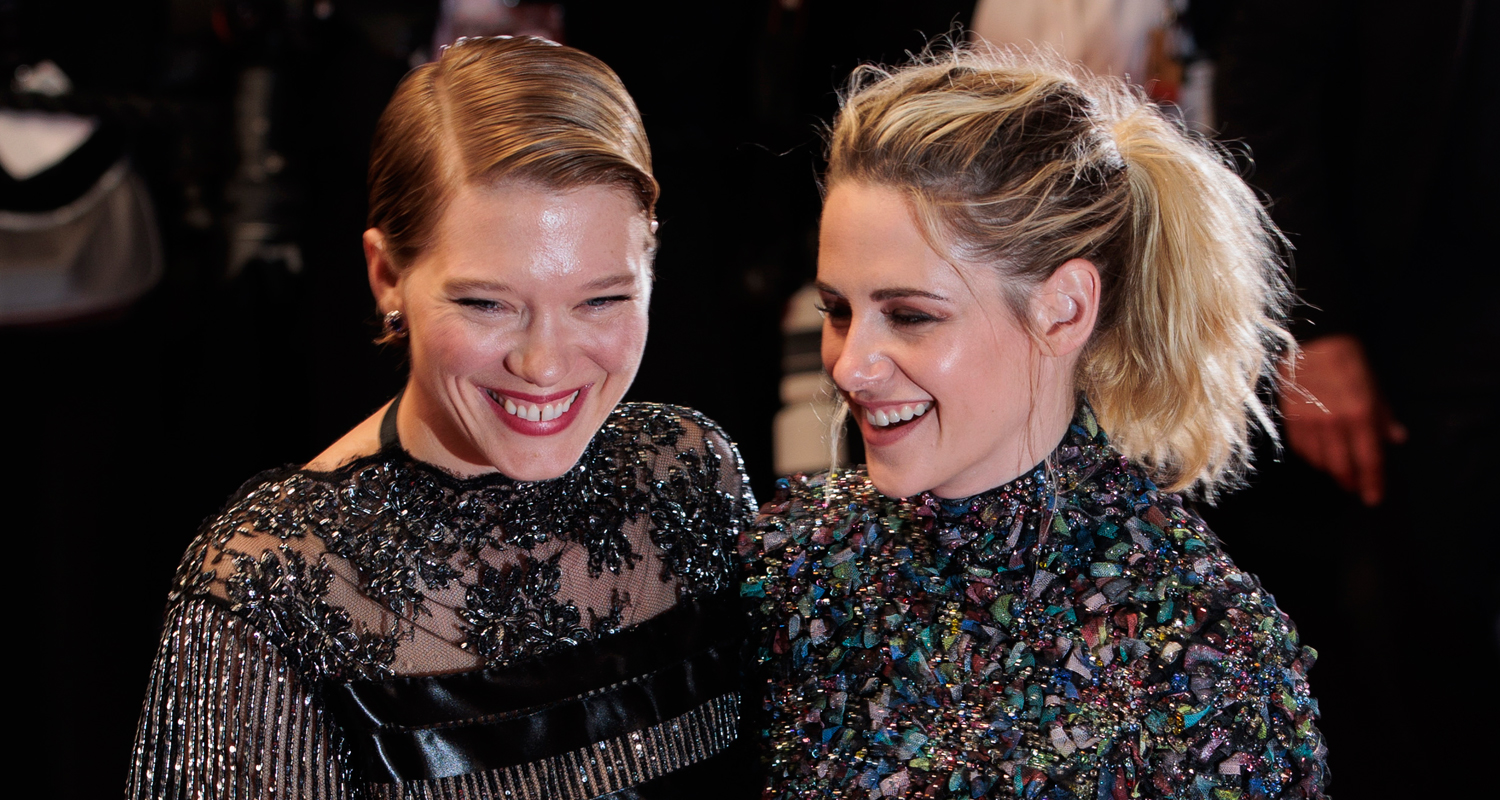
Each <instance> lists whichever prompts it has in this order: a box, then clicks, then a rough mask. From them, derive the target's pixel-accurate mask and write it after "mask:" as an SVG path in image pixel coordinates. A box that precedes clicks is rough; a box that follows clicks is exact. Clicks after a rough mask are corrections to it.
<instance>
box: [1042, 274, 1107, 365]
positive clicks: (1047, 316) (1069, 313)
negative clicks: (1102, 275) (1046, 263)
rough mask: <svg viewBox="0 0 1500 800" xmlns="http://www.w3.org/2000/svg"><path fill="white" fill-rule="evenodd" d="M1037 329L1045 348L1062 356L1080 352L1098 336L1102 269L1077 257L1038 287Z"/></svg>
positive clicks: (1051, 353)
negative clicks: (1096, 331)
mask: <svg viewBox="0 0 1500 800" xmlns="http://www.w3.org/2000/svg"><path fill="white" fill-rule="evenodd" d="M1035 297H1036V301H1035V302H1036V314H1037V327H1038V329H1039V331H1040V332H1041V336H1040V338H1041V340H1042V346H1043V349H1044V350H1045V351H1046V352H1047V354H1048V355H1051V356H1056V357H1061V356H1066V355H1068V354H1070V353H1073V352H1075V351H1077V350H1078V349H1079V348H1081V347H1083V345H1084V344H1085V343H1087V342H1088V340H1089V337H1090V336H1091V335H1093V333H1094V323H1095V322H1096V321H1097V319H1098V316H1099V270H1098V268H1097V267H1095V266H1094V264H1093V262H1091V261H1088V260H1087V259H1082V258H1074V259H1071V260H1069V261H1067V262H1065V263H1064V264H1063V265H1062V266H1060V267H1058V268H1057V270H1056V271H1055V272H1053V273H1052V275H1051V277H1049V278H1047V280H1045V281H1043V282H1042V285H1041V286H1039V287H1037V293H1036V295H1035Z"/></svg>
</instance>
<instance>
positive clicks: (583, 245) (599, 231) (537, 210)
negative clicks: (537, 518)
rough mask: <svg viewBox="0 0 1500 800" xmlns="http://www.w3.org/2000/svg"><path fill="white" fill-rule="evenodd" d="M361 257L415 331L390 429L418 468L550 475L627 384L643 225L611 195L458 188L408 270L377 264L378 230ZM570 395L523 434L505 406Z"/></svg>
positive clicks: (385, 305)
mask: <svg viewBox="0 0 1500 800" xmlns="http://www.w3.org/2000/svg"><path fill="white" fill-rule="evenodd" d="M365 255H366V260H367V262H368V265H369V273H370V287H371V289H372V290H373V291H374V293H375V298H376V300H377V302H378V303H379V306H380V312H381V313H382V314H384V313H386V312H389V311H392V310H399V311H401V312H402V314H403V315H404V316H405V319H406V324H407V327H408V329H409V331H410V335H409V339H408V343H409V346H410V353H411V373H410V378H409V380H408V382H407V387H406V393H405V395H404V397H403V400H402V403H401V409H400V411H399V412H398V414H397V430H398V431H399V432H400V435H401V442H402V444H403V445H404V446H405V447H406V449H407V450H409V451H410V452H411V453H412V455H414V456H416V457H417V458H419V459H422V460H423V461H427V462H430V463H432V464H436V465H438V466H440V467H443V468H444V469H447V470H449V471H451V472H454V473H456V474H459V475H478V474H484V473H489V472H496V471H498V472H501V473H504V474H505V475H508V476H510V477H512V478H515V479H517V480H527V481H531V480H545V479H549V478H555V477H558V476H559V475H562V474H563V473H565V472H567V471H568V470H569V469H570V468H572V466H573V465H574V464H575V463H576V462H577V461H578V458H579V456H581V455H582V454H583V450H584V448H585V447H586V446H587V445H588V442H589V440H590V439H591V438H592V437H593V435H594V433H595V432H596V431H598V429H599V427H600V426H601V425H602V424H603V423H604V420H605V418H606V417H608V416H609V414H610V412H611V411H612V410H613V409H614V407H615V405H616V404H617V403H619V401H620V398H621V397H622V396H623V395H624V394H625V390H626V389H628V388H629V387H630V383H631V381H633V380H634V379H635V374H636V370H637V368H638V367H639V366H640V360H641V354H642V352H643V351H644V349H645V346H646V311H647V306H648V305H649V302H650V298H651V225H650V221H649V220H648V219H647V218H646V216H645V214H643V213H642V212H641V211H640V208H639V206H638V205H637V204H636V203H635V202H634V201H633V200H632V199H631V198H630V197H629V196H628V195H626V194H625V193H623V192H621V191H619V190H617V189H613V188H609V187H603V186H590V187H584V188H580V189H575V190H570V191H565V192H562V191H556V190H552V189H544V188H539V187H536V186H532V185H528V184H517V183H500V184H497V185H492V186H484V187H477V186H463V187H461V188H459V189H458V191H457V192H456V193H455V195H454V197H453V199H452V201H451V203H450V204H449V205H448V207H447V208H446V210H445V211H444V214H443V217H442V219H441V220H440V221H439V223H438V225H437V227H436V230H435V236H434V244H433V245H432V246H431V247H429V248H427V250H425V251H424V252H423V253H422V254H421V255H420V256H419V257H418V258H416V259H415V260H414V261H413V263H411V264H410V265H408V266H407V268H405V269H401V268H399V267H398V265H396V264H393V263H392V262H391V260H390V259H389V258H387V257H386V255H385V247H384V241H383V237H382V235H381V233H380V231H379V230H376V229H371V230H369V231H367V232H366V233H365ZM574 391H578V392H580V395H579V397H578V399H577V401H576V402H575V403H574V405H573V406H572V407H571V409H570V410H569V412H568V414H567V415H565V416H564V417H562V418H560V419H558V420H557V421H555V422H553V423H541V424H532V425H526V424H524V423H520V424H518V421H517V419H516V418H514V417H510V418H509V419H507V416H508V415H507V414H506V412H505V411H504V409H503V403H504V398H512V399H514V400H516V401H520V402H535V403H537V404H538V405H541V403H542V402H543V401H544V400H551V399H552V398H554V397H559V398H560V397H563V396H567V395H570V394H571V393H572V392H574ZM492 392H493V393H494V394H495V395H498V396H499V397H500V398H501V399H500V401H499V402H498V403H497V402H496V400H494V399H492V397H491V393H492ZM321 458H322V457H320V459H321Z"/></svg>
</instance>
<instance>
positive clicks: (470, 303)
mask: <svg viewBox="0 0 1500 800" xmlns="http://www.w3.org/2000/svg"><path fill="white" fill-rule="evenodd" d="M634 299H635V295H632V294H614V295H607V296H605V297H590V298H589V299H587V300H585V301H583V302H582V303H579V304H578V307H580V308H585V309H588V310H590V311H602V310H605V309H608V308H612V307H614V306H617V305H620V304H621V303H628V302H630V301H632V300H634ZM453 302H454V303H456V304H458V305H460V306H463V307H464V308H472V309H475V310H478V311H491V312H493V311H501V310H504V309H506V308H509V306H507V305H506V304H505V303H503V302H501V301H499V300H487V299H485V298H483V297H459V298H456V299H454V301H453Z"/></svg>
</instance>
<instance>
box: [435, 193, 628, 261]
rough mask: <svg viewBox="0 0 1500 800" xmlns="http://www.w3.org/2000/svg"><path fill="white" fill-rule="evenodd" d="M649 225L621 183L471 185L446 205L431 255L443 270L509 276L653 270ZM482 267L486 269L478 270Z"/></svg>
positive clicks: (455, 195)
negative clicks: (618, 185) (617, 185)
mask: <svg viewBox="0 0 1500 800" xmlns="http://www.w3.org/2000/svg"><path fill="white" fill-rule="evenodd" d="M650 244H651V232H650V225H649V222H648V220H647V219H646V215H645V214H644V213H643V212H642V211H641V210H640V207H639V205H638V204H637V203H636V202H635V200H634V199H633V198H631V197H630V196H629V195H628V194H626V193H625V192H624V191H622V190H620V189H616V188H613V187H608V186H584V187H580V188H577V189H568V190H557V189H549V188H544V187H539V186H536V185H534V184H527V183H515V182H502V183H498V184H493V185H489V186H475V185H464V186H461V187H459V188H458V189H456V190H455V192H454V195H453V197H452V198H451V200H450V201H449V203H448V205H447V207H446V208H445V209H444V210H443V214H442V217H441V219H440V220H439V221H438V225H437V229H436V240H435V242H434V243H433V246H432V247H431V248H430V250H429V253H428V255H429V256H430V257H428V258H419V259H418V261H417V264H418V265H420V264H422V263H423V262H424V261H427V262H430V263H433V264H435V265H439V266H440V267H441V270H442V271H443V272H447V273H457V274H458V275H460V276H463V277H476V278H477V277H486V278H491V279H500V280H510V279H521V278H525V277H534V278H541V279H561V278H567V277H570V276H574V275H584V274H586V275H587V276H588V277H595V275H594V273H597V272H600V271H608V270H629V271H632V272H642V273H644V272H645V271H647V270H649V252H650ZM474 273H483V274H474Z"/></svg>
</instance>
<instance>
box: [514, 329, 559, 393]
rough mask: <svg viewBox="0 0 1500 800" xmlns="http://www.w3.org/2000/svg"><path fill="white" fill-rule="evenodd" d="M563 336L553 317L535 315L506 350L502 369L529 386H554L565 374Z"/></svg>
mask: <svg viewBox="0 0 1500 800" xmlns="http://www.w3.org/2000/svg"><path fill="white" fill-rule="evenodd" d="M565 338H566V337H565V332H564V331H562V330H560V329H559V327H558V325H557V323H556V321H555V320H551V319H548V318H545V317H541V318H537V319H535V320H533V321H532V322H531V324H530V325H528V326H527V327H526V331H525V333H524V334H523V335H522V336H521V339H520V341H518V342H516V345H515V346H514V347H512V348H511V349H510V352H508V353H506V355H505V368H506V369H507V370H509V371H510V373H511V374H512V375H515V376H516V377H518V378H520V379H521V380H523V381H526V382H527V383H529V384H531V385H532V386H536V387H539V388H544V389H545V388H547V387H549V386H554V385H556V384H557V383H558V382H559V381H561V380H562V379H563V378H564V377H566V376H567V374H568V359H567V342H566V341H565Z"/></svg>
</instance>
